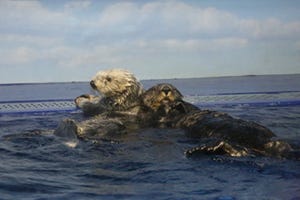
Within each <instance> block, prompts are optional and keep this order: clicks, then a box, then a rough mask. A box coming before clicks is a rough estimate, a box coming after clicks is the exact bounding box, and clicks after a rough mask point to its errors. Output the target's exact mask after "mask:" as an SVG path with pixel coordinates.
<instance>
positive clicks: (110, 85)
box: [54, 69, 154, 139]
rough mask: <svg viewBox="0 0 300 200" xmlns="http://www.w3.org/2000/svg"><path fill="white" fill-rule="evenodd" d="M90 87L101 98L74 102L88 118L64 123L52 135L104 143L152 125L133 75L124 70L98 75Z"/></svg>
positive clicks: (137, 82) (79, 98) (138, 84)
mask: <svg viewBox="0 0 300 200" xmlns="http://www.w3.org/2000/svg"><path fill="white" fill-rule="evenodd" d="M90 86H91V87H92V88H93V89H94V90H96V91H97V92H99V93H100V94H101V95H103V96H94V95H88V94H85V95H81V96H79V97H77V98H76V99H75V103H76V105H77V107H79V108H80V109H81V110H82V111H83V113H84V114H85V115H87V116H90V118H89V119H87V120H84V121H82V122H76V121H74V120H73V119H64V120H62V121H61V122H60V123H59V125H58V127H57V129H56V130H55V132H54V134H55V135H57V136H61V137H72V135H76V136H77V137H78V138H80V139H97V138H98V139H103V138H110V137H111V136H116V135H118V134H119V135H122V134H124V133H126V132H130V131H133V130H137V129H139V128H142V127H145V126H149V125H150V124H151V123H152V121H154V120H153V119H152V115H151V114H150V109H148V108H147V107H146V106H144V105H143V103H142V100H141V95H142V94H143V92H144V89H143V87H142V84H141V83H140V82H139V81H138V80H137V79H136V78H135V76H134V75H133V74H132V73H130V72H128V71H126V70H123V69H111V70H105V71H100V72H98V73H97V74H96V76H95V77H94V78H93V79H92V80H91V81H90Z"/></svg>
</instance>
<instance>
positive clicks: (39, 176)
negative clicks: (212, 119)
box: [0, 75, 300, 200]
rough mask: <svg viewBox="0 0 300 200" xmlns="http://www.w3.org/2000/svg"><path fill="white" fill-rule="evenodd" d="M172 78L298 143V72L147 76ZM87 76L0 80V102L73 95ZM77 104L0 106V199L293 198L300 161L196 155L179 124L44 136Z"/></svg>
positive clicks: (209, 104)
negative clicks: (88, 138)
mask: <svg viewBox="0 0 300 200" xmlns="http://www.w3.org/2000/svg"><path fill="white" fill-rule="evenodd" d="M157 82H170V83H172V84H174V85H176V86H177V87H178V88H179V89H180V91H182V93H183V94H184V95H185V96H186V100H188V101H191V102H193V103H194V104H196V105H197V106H199V107H202V108H203V107H205V108H207V109H213V110H218V111H223V112H227V113H230V114H231V115H233V116H235V117H239V118H242V119H246V120H252V121H256V122H258V123H260V124H263V125H265V126H267V127H268V128H270V129H271V130H272V131H274V132H275V133H276V134H277V135H278V136H279V137H280V138H283V139H286V140H289V141H290V142H292V143H294V144H296V145H299V144H300V96H299V92H300V75H280V76H247V77H222V78H203V79H176V80H148V81H143V85H144V86H145V88H148V87H150V86H151V85H154V84H155V83H157ZM90 92H91V91H90V89H89V87H88V84H87V83H56V84H18V85H16V84H9V85H0V105H1V103H2V104H4V103H10V102H17V103H19V102H30V101H33V102H34V101H40V100H43V101H48V100H52V101H55V100H58V99H64V100H71V99H73V98H74V97H76V96H77V95H80V94H82V93H90ZM66 117H69V118H73V119H77V120H82V119H84V118H83V116H82V115H81V113H80V112H79V111H78V110H76V109H75V108H71V109H69V108H68V109H65V110H64V109H61V110H57V111H52V112H46V111H37V112H28V110H27V111H26V112H25V111H24V112H7V110H4V109H2V110H1V109H0V199H30V200H32V199H219V200H221V199H222V200H225V199H226V200H227V199H229V200H231V199H290V200H292V199H293V200H296V199H300V162H299V161H292V160H279V159H274V158H266V157H256V158H229V157H226V156H204V157H201V158H197V159H188V158H186V157H185V156H184V153H183V152H184V151H185V150H186V149H188V148H190V147H193V146H195V145H196V144H195V142H194V141H192V140H190V139H188V138H186V137H185V136H184V134H183V132H182V131H181V130H166V129H147V130H141V131H139V132H137V133H132V134H130V135H127V136H124V137H123V138H120V140H117V141H99V143H97V144H94V143H92V142H81V143H80V144H79V145H78V146H77V147H76V148H70V147H67V146H65V145H64V144H63V142H61V141H60V140H59V139H58V138H56V137H54V136H53V135H52V130H53V129H55V127H56V126H57V124H58V122H59V121H60V120H61V119H63V118H66Z"/></svg>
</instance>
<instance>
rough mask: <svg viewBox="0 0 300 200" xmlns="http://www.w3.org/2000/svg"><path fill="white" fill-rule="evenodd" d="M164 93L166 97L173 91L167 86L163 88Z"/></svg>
mask: <svg viewBox="0 0 300 200" xmlns="http://www.w3.org/2000/svg"><path fill="white" fill-rule="evenodd" d="M162 92H163V93H165V95H168V94H169V92H171V89H170V88H169V87H167V86H165V87H163V88H162Z"/></svg>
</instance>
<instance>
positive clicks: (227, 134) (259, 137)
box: [142, 83, 293, 157]
mask: <svg viewBox="0 0 300 200" xmlns="http://www.w3.org/2000/svg"><path fill="white" fill-rule="evenodd" d="M142 97H143V98H142V99H143V102H144V104H145V105H146V106H147V107H148V108H149V109H151V110H152V111H153V112H154V113H157V114H156V116H157V117H158V123H159V125H160V126H162V127H168V128H179V129H183V130H184V131H185V133H186V135H187V136H189V137H191V138H194V139H197V140H198V141H199V146H197V147H195V148H192V149H189V150H187V151H186V155H187V156H195V155H201V154H226V155H229V156H238V157H239V156H247V155H266V156H276V157H289V156H292V154H293V150H292V148H291V146H290V145H289V144H288V143H287V142H284V141H280V140H277V139H276V135H275V134H274V133H273V132H272V131H271V130H269V129H268V128H266V127H264V126H262V125H259V124H257V123H255V122H250V121H245V120H242V119H236V118H233V117H232V116H230V115H228V114H226V113H222V112H217V111H211V110H201V109H200V108H198V107H196V106H194V105H192V104H190V103H188V102H185V101H184V100H183V99H182V95H181V93H180V92H179V91H178V89H177V88H175V87H174V86H173V85H171V84H167V83H163V84H158V85H155V86H153V87H152V88H150V89H148V90H147V91H146V92H145V93H144V94H143V95H142Z"/></svg>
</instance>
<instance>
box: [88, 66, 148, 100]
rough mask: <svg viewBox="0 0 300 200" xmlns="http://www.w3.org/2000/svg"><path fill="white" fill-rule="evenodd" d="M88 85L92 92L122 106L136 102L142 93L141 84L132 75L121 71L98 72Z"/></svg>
mask: <svg viewBox="0 0 300 200" xmlns="http://www.w3.org/2000/svg"><path fill="white" fill-rule="evenodd" d="M90 85H91V87H92V88H93V89H94V90H96V91H98V92H99V93H101V94H103V95H104V96H105V97H108V98H111V99H112V100H113V101H114V102H115V103H116V104H118V105H122V106H123V105H124V106H126V105H125V104H128V103H129V104H130V103H132V102H133V101H137V99H138V98H139V97H140V95H141V94H142V93H143V88H142V85H141V83H140V82H139V81H138V80H137V79H136V78H135V76H134V75H133V74H132V73H130V72H128V71H126V70H123V69H110V70H105V71H100V72H98V73H97V74H96V76H95V77H94V78H93V79H92V80H91V82H90Z"/></svg>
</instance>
